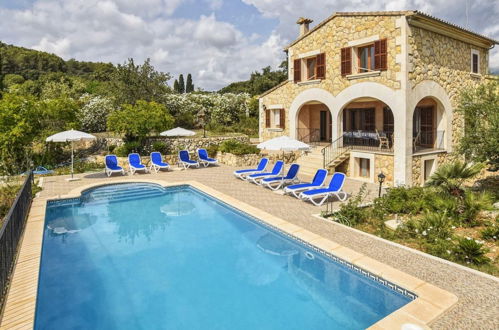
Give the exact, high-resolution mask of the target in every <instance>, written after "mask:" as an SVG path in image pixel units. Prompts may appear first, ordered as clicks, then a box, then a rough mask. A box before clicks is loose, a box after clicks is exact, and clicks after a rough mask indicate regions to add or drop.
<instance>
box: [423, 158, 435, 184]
mask: <svg viewBox="0 0 499 330" xmlns="http://www.w3.org/2000/svg"><path fill="white" fill-rule="evenodd" d="M434 165H435V159H427V160H425V161H424V164H423V172H424V173H423V179H424V182H426V181H428V179H429V178H430V176H431V175H432V173H433V166H434Z"/></svg>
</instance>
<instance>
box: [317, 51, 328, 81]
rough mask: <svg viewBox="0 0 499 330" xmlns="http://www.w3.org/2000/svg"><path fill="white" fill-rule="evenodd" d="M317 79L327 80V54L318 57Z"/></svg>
mask: <svg viewBox="0 0 499 330" xmlns="http://www.w3.org/2000/svg"><path fill="white" fill-rule="evenodd" d="M316 78H317V79H326V54H325V53H321V54H319V55H317V75H316Z"/></svg>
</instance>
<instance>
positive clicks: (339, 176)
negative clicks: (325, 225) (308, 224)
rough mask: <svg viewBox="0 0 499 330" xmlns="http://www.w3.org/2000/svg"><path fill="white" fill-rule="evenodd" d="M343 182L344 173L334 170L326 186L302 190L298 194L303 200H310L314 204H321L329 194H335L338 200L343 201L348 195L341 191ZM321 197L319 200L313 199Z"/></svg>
mask: <svg viewBox="0 0 499 330" xmlns="http://www.w3.org/2000/svg"><path fill="white" fill-rule="evenodd" d="M344 183H345V173H341V172H336V173H334V174H333V177H332V178H331V182H329V186H328V187H327V188H320V189H312V190H307V191H304V192H302V193H301V194H300V199H301V200H303V201H309V202H312V203H313V204H314V205H316V206H320V205H322V204H323V203H324V202H325V201H326V200H327V199H328V198H329V197H330V196H336V197H337V198H338V199H339V200H340V201H342V202H343V201H345V200H346V199H347V197H348V195H347V193H346V192H344V191H342V190H341V189H342V188H343V184H344ZM317 198H321V199H320V200H319V201H316V200H315V199H317Z"/></svg>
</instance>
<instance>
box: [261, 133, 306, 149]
mask: <svg viewBox="0 0 499 330" xmlns="http://www.w3.org/2000/svg"><path fill="white" fill-rule="evenodd" d="M256 147H257V148H258V149H264V150H282V151H296V150H310V146H309V145H308V144H306V143H303V142H301V141H298V140H295V139H292V138H290V137H289V136H280V137H276V138H273V139H271V140H268V141H265V142H262V143H260V144H258V145H257V146H256Z"/></svg>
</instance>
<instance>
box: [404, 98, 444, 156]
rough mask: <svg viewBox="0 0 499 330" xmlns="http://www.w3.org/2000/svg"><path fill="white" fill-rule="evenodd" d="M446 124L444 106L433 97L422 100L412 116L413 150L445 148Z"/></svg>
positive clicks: (422, 150)
mask: <svg viewBox="0 0 499 330" xmlns="http://www.w3.org/2000/svg"><path fill="white" fill-rule="evenodd" d="M446 126H447V123H446V118H445V112H444V108H443V106H442V105H441V104H440V103H439V102H438V101H437V100H436V99H434V98H432V97H425V98H423V99H422V100H420V101H419V102H418V104H417V105H416V107H415V108H414V112H413V116H412V144H413V151H414V152H424V151H429V150H444V149H445V133H446V132H445V128H446Z"/></svg>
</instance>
